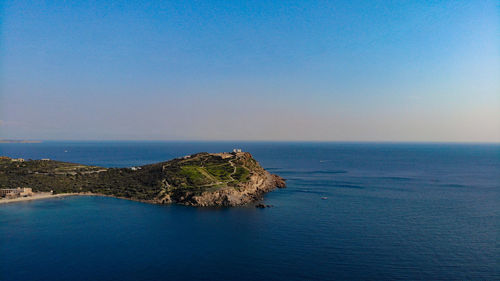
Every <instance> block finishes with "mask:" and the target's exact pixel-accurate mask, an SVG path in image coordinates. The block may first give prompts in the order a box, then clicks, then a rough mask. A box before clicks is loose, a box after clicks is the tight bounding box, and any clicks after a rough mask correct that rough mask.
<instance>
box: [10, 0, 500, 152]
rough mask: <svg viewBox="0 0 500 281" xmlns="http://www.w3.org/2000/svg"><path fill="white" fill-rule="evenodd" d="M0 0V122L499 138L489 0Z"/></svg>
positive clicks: (178, 135) (88, 129) (174, 135)
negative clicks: (0, 12)
mask: <svg viewBox="0 0 500 281" xmlns="http://www.w3.org/2000/svg"><path fill="white" fill-rule="evenodd" d="M1 5H2V6H1V11H2V14H1V18H0V20H1V49H0V50H1V51H0V55H1V57H0V58H1V64H0V67H1V70H0V71H1V72H0V83H1V86H0V87H1V88H0V89H1V93H0V120H1V121H0V138H20V139H78V140H85V139H95V140H101V139H114V140H117V139H128V140H133V139H155V140H325V141H329V140H340V141H344V140H352V141H459V142H462V141H487V142H499V141H500V6H499V4H498V2H497V1H479V0H478V1H226V0H222V1H208V0H207V1H133V0H132V1H57V0H54V1H23V0H16V1H11V0H4V1H2V2H1Z"/></svg>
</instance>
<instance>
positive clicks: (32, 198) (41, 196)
mask: <svg viewBox="0 0 500 281" xmlns="http://www.w3.org/2000/svg"><path fill="white" fill-rule="evenodd" d="M69 196H101V197H112V198H117V199H125V200H130V201H136V202H142V203H149V204H155V202H153V201H146V200H138V199H133V198H125V197H118V196H113V195H107V194H99V193H90V192H82V193H59V194H49V193H46V194H38V195H36V196H30V197H19V198H13V199H0V205H2V204H10V203H19V202H27V201H35V200H43V199H51V198H64V197H69Z"/></svg>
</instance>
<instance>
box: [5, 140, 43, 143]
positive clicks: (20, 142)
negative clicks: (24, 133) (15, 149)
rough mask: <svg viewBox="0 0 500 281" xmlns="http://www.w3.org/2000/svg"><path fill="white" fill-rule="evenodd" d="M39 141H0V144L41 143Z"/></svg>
mask: <svg viewBox="0 0 500 281" xmlns="http://www.w3.org/2000/svg"><path fill="white" fill-rule="evenodd" d="M41 142H42V141H39V140H0V143H41Z"/></svg>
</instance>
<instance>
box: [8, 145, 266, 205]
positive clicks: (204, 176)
mask: <svg viewBox="0 0 500 281" xmlns="http://www.w3.org/2000/svg"><path fill="white" fill-rule="evenodd" d="M263 172H264V170H263V169H262V168H261V167H260V165H258V163H257V162H256V161H255V160H254V159H253V158H252V157H251V155H250V154H248V153H237V154H236V153H231V154H229V153H225V154H209V153H198V154H195V155H191V156H189V157H184V158H179V159H173V160H171V161H167V162H161V163H156V164H151V165H145V166H142V167H137V168H135V169H131V168H103V167H96V166H86V165H80V164H73V163H66V162H60V161H53V160H29V161H25V162H18V161H14V160H12V159H10V158H7V157H0V188H16V187H31V188H33V191H35V192H37V191H51V190H52V191H54V193H68V192H92V193H100V194H107V195H113V196H119V197H126V198H133V199H141V200H155V199H158V198H159V197H161V196H162V195H165V194H171V195H172V196H183V194H184V193H185V192H186V191H189V192H190V193H200V192H203V191H205V190H214V189H219V188H224V187H236V186H238V185H239V184H242V183H245V182H247V181H248V180H249V178H250V175H251V174H252V173H261V174H262V173H263Z"/></svg>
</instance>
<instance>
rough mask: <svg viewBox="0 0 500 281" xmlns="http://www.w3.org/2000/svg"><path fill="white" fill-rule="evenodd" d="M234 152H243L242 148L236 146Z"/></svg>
mask: <svg viewBox="0 0 500 281" xmlns="http://www.w3.org/2000/svg"><path fill="white" fill-rule="evenodd" d="M233 152H234V153H236V152H241V148H234V149H233Z"/></svg>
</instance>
